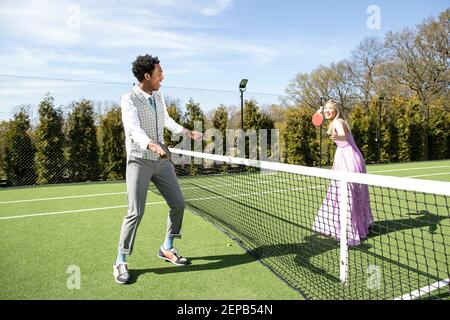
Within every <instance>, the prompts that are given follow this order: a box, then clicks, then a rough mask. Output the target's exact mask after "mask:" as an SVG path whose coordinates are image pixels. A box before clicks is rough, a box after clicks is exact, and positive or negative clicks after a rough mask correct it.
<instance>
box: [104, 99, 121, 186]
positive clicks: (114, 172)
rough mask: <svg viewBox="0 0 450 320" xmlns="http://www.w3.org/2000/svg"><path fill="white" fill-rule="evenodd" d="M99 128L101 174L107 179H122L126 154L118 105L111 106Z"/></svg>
mask: <svg viewBox="0 0 450 320" xmlns="http://www.w3.org/2000/svg"><path fill="white" fill-rule="evenodd" d="M100 130H101V132H102V134H101V145H102V152H101V163H102V167H103V174H104V176H105V178H106V179H107V180H123V179H125V168H126V158H127V155H126V150H125V133H124V130H123V125H122V114H121V110H120V107H118V106H117V107H114V108H112V109H111V110H110V111H109V112H108V113H106V114H105V115H104V116H103V117H102V119H101V121H100Z"/></svg>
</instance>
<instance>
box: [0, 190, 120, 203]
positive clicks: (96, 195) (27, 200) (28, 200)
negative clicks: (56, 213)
mask: <svg viewBox="0 0 450 320" xmlns="http://www.w3.org/2000/svg"><path fill="white" fill-rule="evenodd" d="M117 194H126V192H112V193H96V194H84V195H79V196H68V197H54V198H40V199H26V200H12V201H0V204H7V203H21V202H34V201H47V200H65V199H77V198H88V197H98V196H112V195H117Z"/></svg>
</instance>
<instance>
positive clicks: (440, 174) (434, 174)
mask: <svg viewBox="0 0 450 320" xmlns="http://www.w3.org/2000/svg"><path fill="white" fill-rule="evenodd" d="M447 174H450V172H441V173H429V174H419V175H416V176H408V177H407V178H417V177H428V176H445V175H447Z"/></svg>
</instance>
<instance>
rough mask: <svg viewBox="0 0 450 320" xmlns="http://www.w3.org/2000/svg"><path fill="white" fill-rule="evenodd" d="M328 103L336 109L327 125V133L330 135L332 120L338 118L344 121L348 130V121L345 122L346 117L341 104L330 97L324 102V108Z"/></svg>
mask: <svg viewBox="0 0 450 320" xmlns="http://www.w3.org/2000/svg"><path fill="white" fill-rule="evenodd" d="M328 104H330V105H331V106H332V107H333V108H334V110H336V116H335V117H334V118H333V120H332V121H330V125H329V126H328V131H327V133H328V134H329V135H331V133H332V129H333V121H334V120H338V119H341V120H343V121H344V123H345V127H346V128H347V130H348V131H350V128H349V126H348V123H347V119H346V118H345V115H344V113H343V112H342V105H341V104H340V103H339V102H337V101H336V100H334V99H330V100H328V101H327V102H325V104H324V105H323V107H324V108H325V107H326V106H327V105H328Z"/></svg>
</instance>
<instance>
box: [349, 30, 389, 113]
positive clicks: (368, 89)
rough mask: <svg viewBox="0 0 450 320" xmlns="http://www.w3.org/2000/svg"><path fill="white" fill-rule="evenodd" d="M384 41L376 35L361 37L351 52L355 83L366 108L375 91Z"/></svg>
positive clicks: (382, 59)
mask: <svg viewBox="0 0 450 320" xmlns="http://www.w3.org/2000/svg"><path fill="white" fill-rule="evenodd" d="M385 56H386V49H385V47H384V43H383V42H382V41H381V40H380V39H379V38H376V37H367V38H365V39H363V40H362V41H361V42H360V43H359V44H358V46H357V47H356V49H355V50H354V51H353V52H352V65H353V67H352V72H353V77H354V80H355V85H356V86H357V88H358V89H359V93H360V94H361V95H362V102H363V104H364V106H365V107H366V108H367V109H368V108H369V103H370V101H371V99H372V97H373V96H374V94H375V91H376V84H375V83H376V78H377V69H379V66H380V65H381V64H382V63H383V62H384V61H385Z"/></svg>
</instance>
